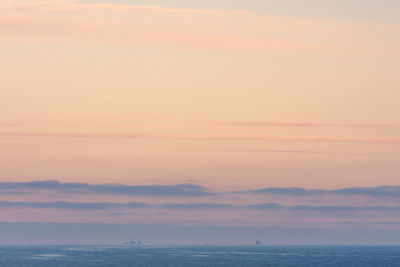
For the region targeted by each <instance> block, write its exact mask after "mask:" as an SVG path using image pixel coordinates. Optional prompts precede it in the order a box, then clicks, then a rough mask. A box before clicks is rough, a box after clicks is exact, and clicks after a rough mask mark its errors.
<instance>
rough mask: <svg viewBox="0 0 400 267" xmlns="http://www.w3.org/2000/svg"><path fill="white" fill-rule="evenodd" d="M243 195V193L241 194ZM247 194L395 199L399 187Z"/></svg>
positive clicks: (276, 190)
mask: <svg viewBox="0 0 400 267" xmlns="http://www.w3.org/2000/svg"><path fill="white" fill-rule="evenodd" d="M242 193H244V192H242ZM247 193H252V194H265V195H287V196H315V195H321V194H332V195H341V196H352V195H366V196H373V197H395V198H400V186H379V187H353V188H343V189H338V190H323V189H311V190H309V189H304V188H298V187H292V188H263V189H257V190H251V191H248V192H247Z"/></svg>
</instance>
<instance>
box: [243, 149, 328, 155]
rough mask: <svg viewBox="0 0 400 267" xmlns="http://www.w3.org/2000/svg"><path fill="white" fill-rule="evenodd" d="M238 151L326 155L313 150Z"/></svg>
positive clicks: (246, 150) (245, 150)
mask: <svg viewBox="0 0 400 267" xmlns="http://www.w3.org/2000/svg"><path fill="white" fill-rule="evenodd" d="M237 151H244V152H264V153H294V154H326V152H322V151H311V150H272V149H242V150H237Z"/></svg>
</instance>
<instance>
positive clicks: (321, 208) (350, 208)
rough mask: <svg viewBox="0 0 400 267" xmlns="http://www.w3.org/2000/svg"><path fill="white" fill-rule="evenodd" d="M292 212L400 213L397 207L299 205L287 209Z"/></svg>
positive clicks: (399, 208)
mask: <svg viewBox="0 0 400 267" xmlns="http://www.w3.org/2000/svg"><path fill="white" fill-rule="evenodd" d="M289 209H290V210H294V211H312V212H353V211H400V207H398V206H361V207H359V206H309V205H299V206H292V207H289Z"/></svg>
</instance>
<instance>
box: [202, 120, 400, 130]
mask: <svg viewBox="0 0 400 267" xmlns="http://www.w3.org/2000/svg"><path fill="white" fill-rule="evenodd" d="M207 122H208V123H211V124H218V125H226V126H255V127H354V128H397V127H400V124H357V123H353V124H351V123H349V124H348V123H319V122H316V123H315V122H285V121H207Z"/></svg>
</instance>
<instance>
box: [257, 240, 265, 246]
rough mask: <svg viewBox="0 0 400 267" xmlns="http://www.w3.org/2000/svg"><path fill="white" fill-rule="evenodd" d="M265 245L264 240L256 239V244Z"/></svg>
mask: <svg viewBox="0 0 400 267" xmlns="http://www.w3.org/2000/svg"><path fill="white" fill-rule="evenodd" d="M263 245H264V242H262V241H260V240H257V241H256V246H263Z"/></svg>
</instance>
